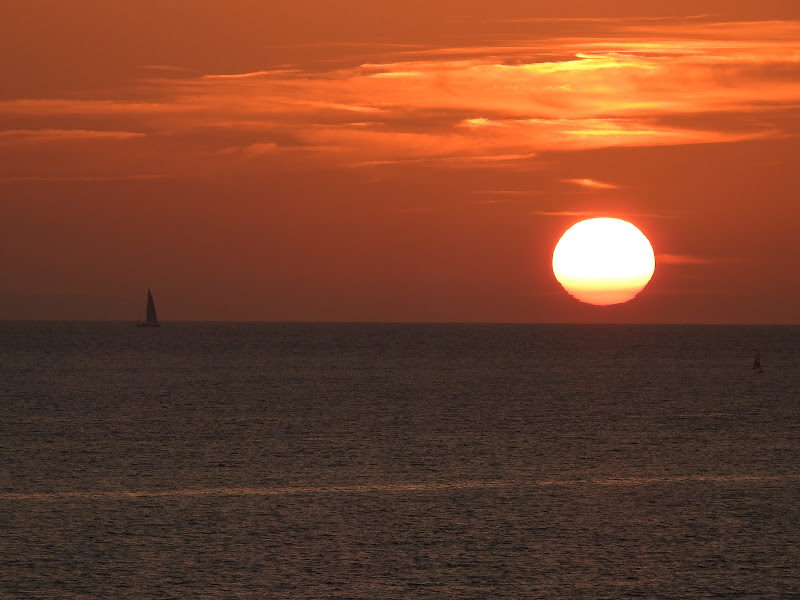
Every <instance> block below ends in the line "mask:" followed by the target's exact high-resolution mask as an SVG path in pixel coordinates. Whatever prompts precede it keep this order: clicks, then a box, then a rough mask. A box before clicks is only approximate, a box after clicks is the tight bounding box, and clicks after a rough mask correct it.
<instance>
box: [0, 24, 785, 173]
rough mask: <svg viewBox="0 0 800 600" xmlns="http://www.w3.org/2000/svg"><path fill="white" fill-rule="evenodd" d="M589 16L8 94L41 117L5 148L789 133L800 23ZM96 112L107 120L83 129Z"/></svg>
mask: <svg viewBox="0 0 800 600" xmlns="http://www.w3.org/2000/svg"><path fill="white" fill-rule="evenodd" d="M579 21H580V22H582V23H583V25H585V26H586V27H583V26H582V27H578V28H575V31H577V32H579V33H580V32H585V33H584V34H583V35H582V36H581V35H575V36H574V37H561V38H553V39H547V40H535V39H525V38H520V39H516V40H514V39H511V40H509V41H508V42H507V43H504V44H500V45H492V44H483V45H481V44H476V45H473V46H464V47H457V46H453V47H442V48H417V47H413V46H408V45H405V46H403V45H400V46H398V45H383V46H380V47H375V48H374V49H373V50H374V52H375V54H374V55H373V56H372V57H371V60H365V61H364V62H363V64H360V65H355V66H347V67H342V66H341V65H340V64H339V63H331V64H332V65H333V66H331V67H328V68H327V70H324V65H323V67H319V66H318V68H319V70H317V71H313V72H312V71H301V70H298V69H294V68H292V69H272V70H270V69H263V70H253V71H247V72H242V73H216V74H215V73H209V74H205V75H200V76H192V75H191V74H182V75H181V77H169V76H165V77H164V78H162V79H151V80H147V81H137V82H135V83H132V86H131V89H129V90H121V91H119V92H118V93H117V94H116V95H117V99H91V98H89V97H86V98H77V99H39V100H36V99H33V100H24V99H17V100H7V101H3V102H0V119H2V118H5V119H6V120H9V119H11V120H19V119H22V118H24V119H25V122H26V125H27V126H29V127H30V128H28V129H16V130H9V131H6V132H0V143H2V144H3V145H4V146H11V145H14V144H30V143H37V142H45V141H56V140H109V141H110V140H125V139H134V138H136V137H143V136H145V135H147V134H145V133H138V132H139V131H149V132H158V133H159V134H162V135H160V136H151V137H153V138H154V139H155V138H156V137H158V140H160V141H161V142H160V143H162V144H167V143H173V142H174V144H175V147H174V148H171V151H173V152H178V151H184V152H186V151H187V150H186V149H187V148H191V149H193V148H197V147H198V144H200V143H202V149H203V151H204V152H203V156H216V157H219V158H220V159H221V158H222V157H226V156H227V157H228V158H231V157H239V158H240V159H243V160H245V159H251V158H254V157H257V156H265V157H266V156H270V157H273V158H277V157H278V156H280V157H281V160H283V161H285V164H288V163H289V162H291V161H292V160H296V161H297V164H298V165H302V166H303V167H306V166H308V165H309V164H323V165H327V166H358V167H382V166H389V165H419V166H425V165H432V166H438V167H451V168H460V167H463V166H465V165H474V166H481V167H487V168H495V169H516V168H518V167H519V164H520V163H524V162H526V161H530V160H531V159H532V158H534V157H537V156H541V155H542V154H544V153H554V152H571V151H576V150H590V149H595V148H608V147H649V146H667V145H684V144H705V143H735V142H741V141H748V140H758V139H767V138H776V137H780V136H784V135H786V131H784V129H783V128H782V126H781V120H780V118H779V116H780V114H781V111H794V110H795V108H794V107H796V106H797V105H798V104H800V62H799V61H798V60H797V58H796V57H797V56H798V54H800V23H798V22H777V21H764V22H753V23H724V22H715V21H713V20H711V19H710V18H708V17H698V18H693V19H639V20H636V21H624V22H621V21H614V20H608V19H605V20H604V19H590V20H582V21H581V20H579ZM367 50H368V49H367V48H363V49H362V50H361V51H362V52H364V53H366V52H367ZM148 68H149V69H151V70H153V71H161V72H164V73H166V74H167V75H168V74H169V72H170V71H171V70H172V67H169V66H166V67H161V66H158V65H151V66H149V67H148ZM143 98H146V99H147V100H143ZM711 116H716V117H718V118H714V119H711V118H709V117H711ZM756 117H757V118H756ZM87 119H91V120H92V121H91V122H92V123H93V124H94V123H100V124H101V125H102V127H101V126H98V129H97V130H90V129H83V128H81V126H80V125H78V124H83V123H85V122H86V120H87ZM12 122H13V121H12ZM65 122H66V123H71V124H75V126H74V127H73V128H72V129H68V128H67V127H65V126H64V125H63V123H65ZM28 124H35V126H30V125H28ZM56 124H58V126H57V125H56ZM83 126H85V125H83ZM104 129H105V130H104ZM167 140H172V141H170V142H168V141H167ZM182 140H185V143H184V145H183V146H181V145H180V142H181V141H182ZM199 140H201V142H200V141H199ZM264 140H268V141H266V142H265V141H264ZM286 161H288V162H286ZM282 164H284V163H282ZM568 181H569V182H570V183H573V184H575V185H580V186H583V187H588V188H593V189H613V184H610V183H605V182H600V181H595V180H591V179H572V180H568Z"/></svg>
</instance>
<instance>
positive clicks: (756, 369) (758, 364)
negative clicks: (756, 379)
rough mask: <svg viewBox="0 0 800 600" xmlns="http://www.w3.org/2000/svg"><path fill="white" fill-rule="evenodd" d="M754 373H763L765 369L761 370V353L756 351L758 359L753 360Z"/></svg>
mask: <svg viewBox="0 0 800 600" xmlns="http://www.w3.org/2000/svg"><path fill="white" fill-rule="evenodd" d="M753 371H754V372H755V373H763V372H764V369H762V368H761V352H760V351H759V350H756V357H755V359H754V360H753Z"/></svg>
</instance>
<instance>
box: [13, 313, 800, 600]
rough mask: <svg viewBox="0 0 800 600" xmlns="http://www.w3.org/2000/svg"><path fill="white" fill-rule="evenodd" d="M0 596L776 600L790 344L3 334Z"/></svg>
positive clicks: (658, 333)
mask: <svg viewBox="0 0 800 600" xmlns="http://www.w3.org/2000/svg"><path fill="white" fill-rule="evenodd" d="M757 350H758V351H760V355H761V363H762V365H763V373H756V372H754V370H753V358H754V355H755V352H756V351H757ZM0 598H3V599H17V598H20V599H22V598H24V599H38V598H47V599H78V598H80V599H90V598H91V599H94V598H104V599H105V598H108V599H122V598H131V599H178V598H180V599H183V598H187V599H214V600H216V599H238V598H247V599H273V598H277V599H281V598H287V599H298V600H299V599H314V600H323V599H328V598H331V599H332V598H348V599H364V600H382V599H429V598H430V599H479V598H480V599H482V598H486V599H496V598H508V599H523V598H524V599H527V598H532V599H538V598H541V599H554V600H555V599H583V598H586V599H604V598H607V599H624V598H652V599H660V598H663V599H669V600H679V599H687V600H688V599H691V600H695V599H701V598H726V599H727V598H754V599H755V598H757V599H786V598H800V327H794V326H702V325H515V324H501V325H495V324H377V323H376V324H365V323H353V324H342V323H338V324H328V323H188V322H180V323H178V322H176V323H165V324H163V326H162V327H159V328H137V327H134V326H133V324H131V323H112V322H0Z"/></svg>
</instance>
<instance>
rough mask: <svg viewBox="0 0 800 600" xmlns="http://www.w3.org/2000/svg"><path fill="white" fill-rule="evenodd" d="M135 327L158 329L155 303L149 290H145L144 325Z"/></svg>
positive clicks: (140, 324) (139, 324)
mask: <svg viewBox="0 0 800 600" xmlns="http://www.w3.org/2000/svg"><path fill="white" fill-rule="evenodd" d="M136 326H137V327H159V326H160V323H159V322H158V317H156V303H155V302H153V294H151V293H150V288H148V289H147V312H146V313H145V317H144V323H137V324H136Z"/></svg>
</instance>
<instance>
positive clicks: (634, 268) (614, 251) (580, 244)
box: [553, 218, 656, 305]
mask: <svg viewBox="0 0 800 600" xmlns="http://www.w3.org/2000/svg"><path fill="white" fill-rule="evenodd" d="M655 268H656V259H655V255H654V254H653V246H651V245H650V241H649V240H648V239H647V238H646V237H645V235H644V234H643V233H642V232H641V231H639V229H638V228H637V227H636V226H634V225H631V224H630V223H628V222H627V221H623V220H622V219H609V218H598V219H587V220H586V221H581V222H579V223H576V224H575V225H573V226H572V227H570V228H569V229H567V231H566V232H565V233H564V235H562V236H561V239H560V240H559V241H558V244H556V248H555V250H554V251H553V274H554V275H555V276H556V279H557V280H558V282H559V283H560V284H561V285H562V286H563V288H564V289H565V290H566V291H567V292H569V293H570V294H571V295H572V296H574V297H575V298H577V299H578V300H580V301H581V302H586V303H588V304H598V305H607V304H620V303H622V302H627V301H628V300H630V299H631V298H633V297H634V296H636V294H638V293H639V292H640V291H642V289H644V286H646V285H647V283H648V282H649V281H650V278H651V277H652V276H653V272H654V271H655Z"/></svg>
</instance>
